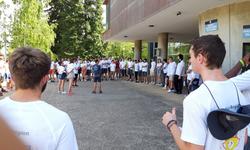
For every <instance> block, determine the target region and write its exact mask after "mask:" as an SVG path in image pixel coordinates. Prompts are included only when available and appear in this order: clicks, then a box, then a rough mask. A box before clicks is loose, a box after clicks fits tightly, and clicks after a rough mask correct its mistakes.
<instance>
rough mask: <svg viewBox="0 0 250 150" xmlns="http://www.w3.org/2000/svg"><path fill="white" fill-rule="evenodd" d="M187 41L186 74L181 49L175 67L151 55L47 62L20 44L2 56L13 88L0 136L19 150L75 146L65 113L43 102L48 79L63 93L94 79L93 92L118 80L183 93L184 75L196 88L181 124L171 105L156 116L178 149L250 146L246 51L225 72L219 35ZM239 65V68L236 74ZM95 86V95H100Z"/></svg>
mask: <svg viewBox="0 0 250 150" xmlns="http://www.w3.org/2000/svg"><path fill="white" fill-rule="evenodd" d="M191 45H192V46H191V48H190V50H189V54H190V59H189V65H188V67H187V68H188V69H187V70H186V71H185V63H184V61H183V55H181V54H180V55H178V63H177V64H176V63H175V62H174V61H173V58H172V57H169V59H168V61H166V60H163V62H161V60H159V59H158V60H157V61H154V60H152V61H151V62H150V65H149V63H148V62H147V60H139V61H137V60H136V61H132V60H128V61H125V60H120V61H118V60H112V59H105V58H104V59H96V60H91V61H88V60H86V61H85V60H79V59H70V60H60V61H58V62H51V60H50V58H49V57H48V56H47V55H46V54H45V53H43V52H42V51H40V50H38V49H34V48H27V47H24V48H18V49H16V50H15V51H14V52H13V53H12V54H11V56H10V59H9V63H7V61H3V60H1V63H2V64H1V65H0V66H1V69H2V70H1V71H2V72H1V76H3V78H4V79H3V82H5V80H7V79H10V78H11V79H12V80H13V81H14V83H15V91H14V92H13V93H12V95H10V96H8V97H5V98H4V99H3V100H1V101H0V114H1V118H0V122H1V124H0V131H1V132H2V131H4V132H3V134H1V136H0V138H1V139H3V138H2V137H3V136H4V139H6V140H7V141H8V140H11V141H12V144H14V143H16V145H18V146H19V149H21V150H22V149H37V150H44V149H57V150H60V149H62V150H63V149H70V150H77V149H78V145H77V141H76V136H75V131H74V128H73V124H72V121H71V119H70V117H69V116H68V114H67V113H65V112H63V111H61V110H59V109H57V108H55V107H53V106H52V105H50V104H48V103H46V102H45V101H42V100H41V96H42V93H43V92H44V90H45V88H46V84H47V82H48V81H50V82H55V81H56V80H58V92H59V93H60V94H66V93H67V94H68V95H69V96H70V95H72V86H78V85H77V82H78V81H79V80H83V81H92V80H93V81H94V88H93V92H92V93H94V94H95V93H96V92H97V91H96V90H97V83H98V82H99V83H100V82H101V81H102V80H118V79H124V80H129V81H134V82H136V83H145V84H149V83H152V84H159V85H162V86H166V87H168V92H176V93H177V94H181V93H182V87H183V83H185V81H184V78H185V76H187V81H186V82H187V84H188V85H191V84H193V85H194V87H190V88H188V89H189V91H190V92H191V91H192V90H194V89H196V90H195V91H193V92H191V93H190V94H189V95H188V96H187V97H185V99H184V102H183V123H182V128H180V127H179V124H178V122H177V111H176V109H175V108H173V109H172V111H170V112H169V111H168V112H166V113H165V114H164V115H163V117H162V123H163V124H164V126H165V127H166V128H167V129H168V131H169V133H170V134H171V135H172V137H173V139H174V141H175V142H176V144H177V146H178V148H179V149H193V150H203V149H206V150H211V149H216V150H217V149H218V150H219V149H237V150H242V149H245V150H247V149H249V148H250V146H249V145H250V143H249V141H248V140H249V139H250V132H249V131H250V130H247V128H248V129H249V127H248V125H249V123H250V103H249V96H250V94H249V93H250V70H248V71H246V70H247V68H248V69H249V64H250V54H247V55H246V56H245V57H244V58H243V59H241V60H240V61H239V63H237V64H236V65H235V67H234V68H233V69H232V70H231V71H229V72H228V73H227V74H226V75H224V74H223V72H222V69H221V66H222V63H223V60H224V57H225V55H226V49H225V45H224V43H223V42H222V40H221V39H220V38H219V36H217V35H206V36H202V37H199V38H197V39H194V40H193V41H192V43H191ZM3 62H4V63H3ZM6 64H7V65H9V66H8V68H9V72H10V73H11V76H8V71H7V70H6V68H4V66H6ZM240 70H242V71H245V72H244V73H242V74H241V75H238V76H237V74H238V73H239V72H240ZM48 72H49V75H48ZM185 72H186V73H189V75H190V77H188V75H185V74H186V73H185ZM195 72H196V73H195ZM197 73H199V74H197ZM199 76H201V77H202V79H203V83H202V84H201V85H200V79H199V81H198V80H196V79H198V77H199ZM232 77H233V78H232ZM199 78H200V77H199ZM228 78H231V79H228ZM65 79H67V80H68V81H69V86H68V90H67V92H65V91H64V81H65ZM99 85H100V86H99V93H102V88H101V84H99ZM199 85H200V87H199V88H197V87H196V86H199ZM2 119H3V120H2ZM10 129H11V130H10ZM12 132H15V134H13V133H12ZM17 137H18V138H20V139H21V141H20V140H19V139H18V138H17ZM247 139H248V140H247ZM8 142H9V141H8ZM0 144H1V145H0V147H1V148H3V147H4V146H7V147H9V145H11V144H6V143H5V142H0ZM12 149H14V148H12Z"/></svg>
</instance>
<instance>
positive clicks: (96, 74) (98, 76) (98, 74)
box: [92, 59, 102, 94]
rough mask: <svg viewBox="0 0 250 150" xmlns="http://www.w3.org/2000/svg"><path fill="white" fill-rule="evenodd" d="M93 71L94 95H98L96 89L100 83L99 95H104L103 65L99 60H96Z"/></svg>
mask: <svg viewBox="0 0 250 150" xmlns="http://www.w3.org/2000/svg"><path fill="white" fill-rule="evenodd" d="M92 70H93V78H94V89H93V91H92V93H93V94H95V93H96V88H97V83H99V93H102V86H101V81H102V69H101V65H99V60H98V59H96V60H95V64H94V65H93V67H92Z"/></svg>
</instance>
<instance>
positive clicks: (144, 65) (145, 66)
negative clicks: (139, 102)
mask: <svg viewBox="0 0 250 150" xmlns="http://www.w3.org/2000/svg"><path fill="white" fill-rule="evenodd" d="M142 77H143V83H148V62H147V59H144V60H143V63H142Z"/></svg>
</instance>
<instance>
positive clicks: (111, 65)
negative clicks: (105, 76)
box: [110, 60, 116, 80]
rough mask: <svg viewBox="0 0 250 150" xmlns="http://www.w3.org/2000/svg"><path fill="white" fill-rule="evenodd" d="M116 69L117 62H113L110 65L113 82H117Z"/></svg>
mask: <svg viewBox="0 0 250 150" xmlns="http://www.w3.org/2000/svg"><path fill="white" fill-rule="evenodd" d="M115 68H116V64H115V61H114V60H112V62H111V64H110V73H111V80H115Z"/></svg>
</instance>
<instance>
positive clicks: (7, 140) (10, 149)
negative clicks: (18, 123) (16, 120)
mask: <svg viewBox="0 0 250 150" xmlns="http://www.w3.org/2000/svg"><path fill="white" fill-rule="evenodd" d="M0 133H1V135H0V149H3V150H27V149H26V147H25V145H24V144H23V143H22V142H21V140H20V139H18V138H17V137H16V136H15V135H14V133H13V132H12V131H11V130H10V128H9V127H8V126H7V124H6V123H5V122H4V120H2V119H0Z"/></svg>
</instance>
